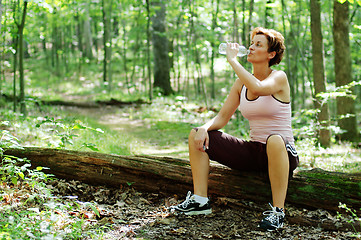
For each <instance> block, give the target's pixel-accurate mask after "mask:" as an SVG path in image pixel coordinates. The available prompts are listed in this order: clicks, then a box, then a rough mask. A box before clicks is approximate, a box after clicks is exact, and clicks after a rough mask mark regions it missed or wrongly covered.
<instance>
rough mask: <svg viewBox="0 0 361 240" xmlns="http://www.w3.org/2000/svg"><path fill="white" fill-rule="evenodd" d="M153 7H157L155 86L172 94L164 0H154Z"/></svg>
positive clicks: (154, 21)
mask: <svg viewBox="0 0 361 240" xmlns="http://www.w3.org/2000/svg"><path fill="white" fill-rule="evenodd" d="M153 7H154V8H155V16H154V17H153V54H154V87H159V88H160V90H161V91H162V92H163V94H164V95H170V94H172V93H173V90H172V87H171V84H170V66H169V55H168V38H167V36H166V26H165V12H166V10H165V2H164V0H157V1H153Z"/></svg>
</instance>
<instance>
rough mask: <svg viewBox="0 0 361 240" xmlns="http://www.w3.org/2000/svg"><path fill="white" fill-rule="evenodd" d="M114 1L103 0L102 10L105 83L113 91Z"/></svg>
mask: <svg viewBox="0 0 361 240" xmlns="http://www.w3.org/2000/svg"><path fill="white" fill-rule="evenodd" d="M112 4H113V3H112V1H110V2H109V1H106V0H102V12H103V25H104V34H103V44H104V61H103V83H107V84H108V88H107V89H108V91H109V92H110V91H111V84H112V83H111V79H112V77H111V46H112V37H111V29H110V28H111V25H110V19H111V10H112Z"/></svg>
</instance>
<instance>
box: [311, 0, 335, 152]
mask: <svg viewBox="0 0 361 240" xmlns="http://www.w3.org/2000/svg"><path fill="white" fill-rule="evenodd" d="M310 11H311V33H312V62H313V82H314V85H315V102H314V103H315V108H316V109H319V110H320V112H319V113H318V114H317V120H318V123H319V127H320V131H319V136H318V138H319V142H320V144H321V146H323V147H329V146H330V142H331V141H330V140H331V133H330V128H329V127H330V124H329V122H330V118H329V111H328V103H327V102H324V101H322V99H320V98H319V97H317V94H319V93H322V92H326V79H325V70H324V64H323V62H324V60H323V38H322V30H321V3H320V0H311V3H310Z"/></svg>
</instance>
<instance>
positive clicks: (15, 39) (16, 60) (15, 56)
mask: <svg viewBox="0 0 361 240" xmlns="http://www.w3.org/2000/svg"><path fill="white" fill-rule="evenodd" d="M14 11H15V9H14ZM13 41H14V49H15V53H14V66H13V69H14V70H13V71H14V77H13V95H14V102H13V111H14V112H16V108H17V105H18V98H17V93H16V84H17V83H16V77H17V69H18V55H19V54H18V52H19V48H18V46H19V36H18V35H17V34H16V37H14V38H13Z"/></svg>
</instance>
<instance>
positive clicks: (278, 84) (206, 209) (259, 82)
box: [172, 27, 298, 231]
mask: <svg viewBox="0 0 361 240" xmlns="http://www.w3.org/2000/svg"><path fill="white" fill-rule="evenodd" d="M251 38H252V42H251V46H250V47H249V50H250V54H249V55H248V57H247V61H248V62H250V63H252V65H253V74H251V73H249V72H248V71H247V70H245V68H244V67H243V66H242V65H241V64H240V63H239V62H238V61H237V53H238V47H239V45H238V44H237V43H228V44H227V50H226V54H227V61H228V62H229V64H230V65H231V66H232V68H233V70H234V71H235V73H236V74H237V76H238V79H237V80H236V81H235V83H234V84H233V86H232V88H231V91H230V93H229V95H228V97H227V99H226V101H225V103H224V105H223V107H222V109H221V111H220V112H219V113H218V114H217V116H216V117H215V118H213V119H212V120H210V121H209V122H207V123H206V124H204V125H203V126H201V127H198V128H195V129H192V131H191V133H190V135H189V158H190V163H191V168H192V176H193V187H194V194H191V193H190V192H189V193H188V195H187V198H186V200H185V201H184V202H183V203H181V204H179V205H177V206H173V207H172V211H174V212H176V213H185V214H189V215H191V214H192V215H194V214H209V213H211V212H212V209H211V206H210V201H209V199H208V197H207V189H208V175H209V159H212V160H215V161H217V162H220V163H222V164H224V165H226V166H229V167H231V168H234V169H238V170H241V171H262V172H266V173H268V176H269V179H270V183H271V190H272V200H273V205H272V204H270V205H271V211H266V212H264V214H265V215H266V217H265V218H264V219H262V220H261V222H260V225H259V226H260V227H261V228H263V229H265V230H269V231H273V230H276V229H278V228H280V227H282V226H283V222H284V217H285V214H284V203H285V198H286V193H287V187H288V179H289V176H292V173H293V170H294V169H295V168H296V167H297V165H298V156H297V153H296V151H295V149H294V138H293V133H292V127H291V104H290V87H289V83H288V79H287V76H286V74H285V73H284V72H283V71H276V70H272V69H271V66H273V65H275V64H278V63H280V61H281V60H282V57H283V52H284V50H285V46H284V38H283V36H282V35H281V34H280V33H279V32H277V31H275V30H272V29H264V28H260V27H258V28H255V29H254V30H253V31H252V32H251ZM238 107H240V111H241V113H242V115H243V116H244V117H245V118H247V119H248V120H249V123H250V138H251V140H250V141H245V140H241V139H238V138H235V137H233V136H230V135H228V134H226V133H223V132H220V131H218V130H219V129H221V128H223V127H224V126H225V125H226V124H227V123H228V121H229V120H230V118H231V116H232V115H233V113H234V112H235V111H236V110H237V108H238Z"/></svg>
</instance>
